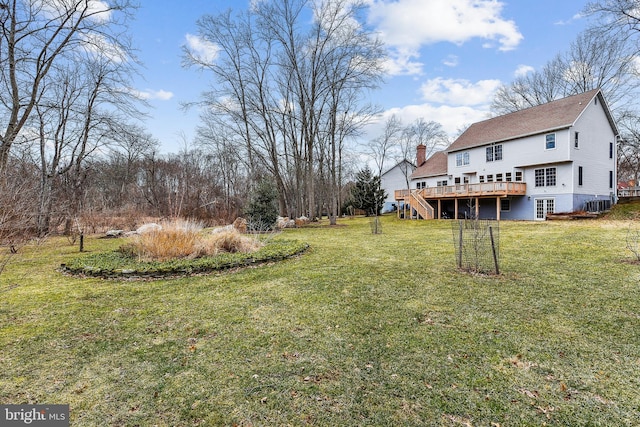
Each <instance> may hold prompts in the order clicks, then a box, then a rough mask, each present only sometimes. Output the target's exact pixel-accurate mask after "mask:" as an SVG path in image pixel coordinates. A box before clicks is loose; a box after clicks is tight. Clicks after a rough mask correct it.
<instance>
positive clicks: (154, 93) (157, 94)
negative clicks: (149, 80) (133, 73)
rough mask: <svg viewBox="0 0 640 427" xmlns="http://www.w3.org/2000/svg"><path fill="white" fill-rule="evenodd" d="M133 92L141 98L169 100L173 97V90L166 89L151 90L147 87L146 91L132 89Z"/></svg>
mask: <svg viewBox="0 0 640 427" xmlns="http://www.w3.org/2000/svg"><path fill="white" fill-rule="evenodd" d="M132 93H133V94H134V95H135V96H137V97H138V98H140V99H144V100H151V99H156V100H159V101H168V100H170V99H171V98H173V92H169V91H166V90H162V89H160V90H151V89H146V90H144V91H139V90H135V89H134V90H132Z"/></svg>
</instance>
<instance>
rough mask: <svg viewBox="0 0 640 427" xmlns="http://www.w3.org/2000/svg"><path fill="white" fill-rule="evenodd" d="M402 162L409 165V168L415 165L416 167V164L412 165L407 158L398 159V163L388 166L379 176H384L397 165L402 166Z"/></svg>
mask: <svg viewBox="0 0 640 427" xmlns="http://www.w3.org/2000/svg"><path fill="white" fill-rule="evenodd" d="M403 164H407V167H410V168H415V167H416V165H414V164H413V163H412V162H410V161H409V160H407V159H404V160H400V161H399V162H398V163H396V164H395V165H394V166H392V167H390V168H389V169H387V171H386V172H383V173H382V175H380V177H383V176H385V175H386V174H388V173H389V172H391V171H392V170H394V169H395V168H397V167H399V166H402V165H403Z"/></svg>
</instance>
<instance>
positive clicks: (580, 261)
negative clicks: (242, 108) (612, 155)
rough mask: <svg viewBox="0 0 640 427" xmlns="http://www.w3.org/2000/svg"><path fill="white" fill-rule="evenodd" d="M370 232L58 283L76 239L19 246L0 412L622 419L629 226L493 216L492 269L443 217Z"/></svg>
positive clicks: (638, 313)
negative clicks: (264, 256) (215, 264)
mask: <svg viewBox="0 0 640 427" xmlns="http://www.w3.org/2000/svg"><path fill="white" fill-rule="evenodd" d="M382 226H383V234H379V235H373V234H371V230H370V227H369V221H368V220H367V219H362V218H359V219H354V220H350V219H346V220H342V221H340V222H339V225H338V226H337V227H329V226H324V225H323V226H314V227H308V228H303V229H296V230H288V231H286V232H285V233H283V234H282V236H281V237H279V238H281V239H286V240H298V241H304V242H307V243H309V244H310V246H311V247H310V249H309V250H308V251H307V252H306V253H305V254H303V255H301V256H300V257H297V258H293V259H289V260H285V261H282V262H278V263H272V264H267V265H262V266H258V267H256V268H247V269H242V270H239V271H236V272H232V273H230V272H226V273H217V274H212V275H208V276H199V277H190V278H178V279H170V280H156V281H132V282H121V281H113V280H100V279H95V278H84V279H81V278H74V277H67V276H63V275H61V274H60V273H58V272H57V271H56V268H57V267H58V266H59V265H60V263H64V262H68V261H69V260H70V259H72V258H75V257H76V256H77V255H78V254H77V248H74V247H70V246H65V245H64V243H65V241H64V240H55V239H52V240H50V241H48V242H46V243H45V244H44V245H42V246H40V247H28V248H26V249H25V250H23V251H22V252H21V253H20V256H19V257H17V258H14V260H13V262H12V264H10V265H9V266H8V268H7V270H6V271H5V272H4V273H3V275H2V276H0V366H1V367H2V369H1V371H0V403H3V404H6V403H13V404H19V403H27V402H30V403H36V402H37V403H49V404H53V403H65V404H69V405H70V407H71V421H72V425H80V426H99V425H126V426H134V425H145V426H146V425H159V426H191V425H203V426H204V425H207V426H209V425H240V426H258V425H314V426H318V425H319V426H336V425H341V426H342V425H344V426H346V425H394V426H395V425H415V426H423V425H444V426H449V425H451V426H461V425H472V426H492V425H500V426H514V425H515V426H528V425H531V426H540V425H544V424H546V425H555V426H566V425H593V426H597V425H602V426H613V425H615V426H631V425H637V423H638V409H639V408H640V392H639V391H638V390H640V266H638V265H636V264H633V263H631V262H629V261H630V260H631V254H630V253H627V252H626V249H625V236H626V231H627V229H628V222H622V221H620V222H617V221H571V222H559V221H553V222H547V223H531V222H502V223H501V224H500V239H501V240H500V249H501V271H502V274H501V275H500V276H498V277H495V276H482V275H472V274H466V273H462V272H458V271H457V270H456V268H455V262H456V261H455V256H454V248H453V237H452V231H451V226H450V222H448V221H401V220H397V219H395V218H393V217H385V218H384V219H383V224H382ZM117 245H118V243H117V242H114V241H109V240H98V239H95V240H94V239H88V240H87V242H86V247H87V249H88V250H90V251H92V252H99V251H107V250H112V249H115V248H116V247H117Z"/></svg>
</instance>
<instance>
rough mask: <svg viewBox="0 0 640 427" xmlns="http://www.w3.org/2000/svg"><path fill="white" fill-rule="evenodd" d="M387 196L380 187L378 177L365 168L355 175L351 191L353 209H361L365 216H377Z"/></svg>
mask: <svg viewBox="0 0 640 427" xmlns="http://www.w3.org/2000/svg"><path fill="white" fill-rule="evenodd" d="M386 197H387V195H386V194H385V191H384V190H383V189H382V188H381V187H380V177H379V176H377V175H373V172H371V169H369V167H366V168H364V169H362V170H361V171H359V172H358V173H357V174H356V183H355V185H354V187H353V188H352V189H351V198H352V201H353V207H355V208H356V209H362V210H364V212H365V215H366V216H370V215H379V214H380V211H381V210H382V205H383V204H384V199H386Z"/></svg>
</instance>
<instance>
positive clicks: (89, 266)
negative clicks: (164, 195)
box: [60, 240, 309, 279]
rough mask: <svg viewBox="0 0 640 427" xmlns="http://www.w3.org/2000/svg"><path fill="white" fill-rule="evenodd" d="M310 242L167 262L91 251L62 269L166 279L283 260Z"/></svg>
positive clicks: (278, 243) (272, 243) (278, 242)
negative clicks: (92, 252)
mask: <svg viewBox="0 0 640 427" xmlns="http://www.w3.org/2000/svg"><path fill="white" fill-rule="evenodd" d="M308 248H309V245H308V244H306V243H303V242H299V241H295V240H271V241H269V242H268V243H267V244H266V245H265V246H263V247H262V248H260V249H259V250H258V251H256V252H253V253H221V254H218V255H215V256H209V257H202V258H196V259H176V260H171V261H165V262H158V261H138V260H137V259H136V258H135V257H132V256H130V255H127V254H125V253H123V252H122V251H113V252H103V253H95V254H89V255H86V256H82V257H78V258H75V259H72V260H71V261H69V262H67V263H65V264H61V265H60V271H62V272H63V273H66V274H71V275H77V276H90V277H102V278H105V279H115V278H164V277H171V276H185V275H191V274H202V273H211V272H214V271H220V270H226V269H231V268H238V267H247V266H250V265H256V264H262V263H267V262H272V261H280V260H283V259H286V258H290V257H293V256H295V255H298V254H301V253H303V252H304V251H306V250H307V249H308Z"/></svg>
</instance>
